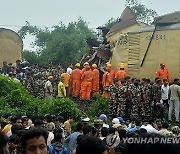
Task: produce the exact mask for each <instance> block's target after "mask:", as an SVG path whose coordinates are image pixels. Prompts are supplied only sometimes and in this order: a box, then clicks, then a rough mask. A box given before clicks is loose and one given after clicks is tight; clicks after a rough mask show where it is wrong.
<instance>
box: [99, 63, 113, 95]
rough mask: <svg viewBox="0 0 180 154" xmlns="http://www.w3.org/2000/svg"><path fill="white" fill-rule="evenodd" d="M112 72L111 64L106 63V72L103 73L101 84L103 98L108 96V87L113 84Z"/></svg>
mask: <svg viewBox="0 0 180 154" xmlns="http://www.w3.org/2000/svg"><path fill="white" fill-rule="evenodd" d="M113 79H114V72H113V71H112V68H111V64H109V63H108V64H107V65H106V72H105V73H104V74H103V78H102V86H103V94H102V97H103V98H109V92H108V88H109V86H110V85H112V84H113Z"/></svg>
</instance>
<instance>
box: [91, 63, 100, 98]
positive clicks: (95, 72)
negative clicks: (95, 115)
mask: <svg viewBox="0 0 180 154" xmlns="http://www.w3.org/2000/svg"><path fill="white" fill-rule="evenodd" d="M92 73H93V81H92V96H93V97H96V95H97V93H98V91H99V70H98V69H97V65H96V64H92Z"/></svg>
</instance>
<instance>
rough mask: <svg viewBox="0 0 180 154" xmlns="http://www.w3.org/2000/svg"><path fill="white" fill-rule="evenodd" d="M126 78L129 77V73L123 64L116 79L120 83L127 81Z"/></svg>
mask: <svg viewBox="0 0 180 154" xmlns="http://www.w3.org/2000/svg"><path fill="white" fill-rule="evenodd" d="M126 76H127V72H126V70H125V66H124V63H121V64H120V68H119V70H118V71H117V72H116V74H115V78H116V79H118V80H119V81H122V80H124V79H125V77H126Z"/></svg>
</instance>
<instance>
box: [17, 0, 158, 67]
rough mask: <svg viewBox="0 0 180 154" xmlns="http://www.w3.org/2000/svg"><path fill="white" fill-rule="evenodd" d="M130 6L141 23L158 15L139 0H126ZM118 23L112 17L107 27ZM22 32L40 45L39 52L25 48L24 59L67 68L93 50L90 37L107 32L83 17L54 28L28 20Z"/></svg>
mask: <svg viewBox="0 0 180 154" xmlns="http://www.w3.org/2000/svg"><path fill="white" fill-rule="evenodd" d="M126 6H129V7H130V8H131V9H132V11H133V12H134V14H135V16H136V18H137V20H138V21H141V22H145V23H150V22H151V21H152V19H153V17H154V16H156V15H157V13H156V12H155V11H154V10H152V9H148V8H146V6H145V5H143V4H142V3H141V2H140V1H139V0H126ZM116 22H118V19H115V18H111V19H109V20H108V21H107V22H106V23H105V24H104V26H105V27H106V28H107V29H110V28H111V27H112V26H113V25H114V24H115V23H116ZM18 33H19V35H20V36H21V38H22V39H24V38H25V36H26V35H29V34H30V35H33V36H35V41H34V42H33V46H34V47H37V50H36V52H33V51H28V50H24V51H23V58H24V59H25V60H27V61H28V62H29V63H30V64H35V63H39V64H41V65H47V64H49V63H50V62H52V63H53V64H55V65H58V64H61V65H62V66H64V67H67V66H68V65H69V64H71V63H77V62H79V61H80V59H81V57H82V55H83V54H84V53H86V52H87V51H88V50H89V47H88V44H87V40H89V39H90V40H99V41H101V42H102V41H103V39H102V38H105V37H106V36H105V34H104V35H103V37H102V34H99V33H97V32H95V31H94V30H92V29H90V28H89V27H88V23H87V22H86V21H84V20H83V19H82V18H79V19H78V21H75V22H70V23H69V24H68V25H65V24H63V23H62V22H60V23H59V24H58V25H56V26H54V27H53V29H52V30H50V29H49V28H45V29H42V28H39V27H37V26H32V25H31V24H30V23H29V22H26V25H25V26H23V27H22V28H21V29H20V30H19V32H18ZM91 38H92V39H91ZM95 42H97V41H95Z"/></svg>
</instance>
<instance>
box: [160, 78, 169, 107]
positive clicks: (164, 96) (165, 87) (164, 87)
mask: <svg viewBox="0 0 180 154" xmlns="http://www.w3.org/2000/svg"><path fill="white" fill-rule="evenodd" d="M161 90H162V100H163V104H164V105H166V106H167V109H169V104H168V93H169V85H168V80H167V79H163V85H162V87H161Z"/></svg>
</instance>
